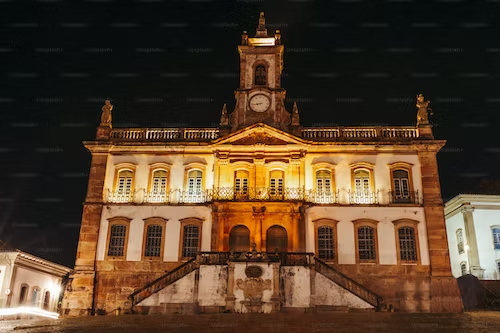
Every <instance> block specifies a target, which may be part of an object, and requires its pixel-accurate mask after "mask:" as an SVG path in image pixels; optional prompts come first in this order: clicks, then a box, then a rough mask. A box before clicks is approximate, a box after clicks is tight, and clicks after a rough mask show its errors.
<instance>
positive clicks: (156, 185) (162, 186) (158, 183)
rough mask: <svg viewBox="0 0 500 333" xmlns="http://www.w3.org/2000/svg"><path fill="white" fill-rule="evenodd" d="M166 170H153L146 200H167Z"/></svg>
mask: <svg viewBox="0 0 500 333" xmlns="http://www.w3.org/2000/svg"><path fill="white" fill-rule="evenodd" d="M167 175H168V174H167V171H166V170H155V171H153V177H152V181H151V191H150V192H149V195H148V202H166V201H167V199H168V198H167Z"/></svg>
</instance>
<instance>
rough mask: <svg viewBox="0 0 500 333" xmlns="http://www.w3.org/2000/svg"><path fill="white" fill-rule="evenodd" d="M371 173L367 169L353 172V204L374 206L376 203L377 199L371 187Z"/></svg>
mask: <svg viewBox="0 0 500 333" xmlns="http://www.w3.org/2000/svg"><path fill="white" fill-rule="evenodd" d="M370 178H371V172H370V170H367V169H355V170H354V171H353V183H354V184H353V187H354V191H353V192H352V193H351V203H354V204H372V203H376V198H375V195H374V192H373V189H372V186H371V179H370Z"/></svg>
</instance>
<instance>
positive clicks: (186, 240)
mask: <svg viewBox="0 0 500 333" xmlns="http://www.w3.org/2000/svg"><path fill="white" fill-rule="evenodd" d="M183 231H184V232H183V239H182V257H183V258H193V257H195V256H196V252H198V246H199V240H200V228H199V227H198V226H197V225H194V224H187V225H185V226H184V228H183Z"/></svg>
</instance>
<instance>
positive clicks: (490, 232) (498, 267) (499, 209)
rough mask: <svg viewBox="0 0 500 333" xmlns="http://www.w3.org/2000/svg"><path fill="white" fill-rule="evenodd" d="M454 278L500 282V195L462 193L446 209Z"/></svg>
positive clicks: (449, 202)
mask: <svg viewBox="0 0 500 333" xmlns="http://www.w3.org/2000/svg"><path fill="white" fill-rule="evenodd" d="M444 211H445V218H446V230H447V233H448V240H449V246H450V260H451V269H452V273H453V276H455V277H460V276H462V275H466V274H472V275H474V276H476V277H477V278H478V279H481V280H499V279H500V196H499V195H481V194H460V195H457V196H456V197H454V198H453V199H451V200H450V201H448V202H447V203H446V205H445V208H444Z"/></svg>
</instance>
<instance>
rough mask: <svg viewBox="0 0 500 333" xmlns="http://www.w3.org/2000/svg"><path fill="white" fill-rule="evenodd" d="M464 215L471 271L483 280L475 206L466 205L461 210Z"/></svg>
mask: <svg viewBox="0 0 500 333" xmlns="http://www.w3.org/2000/svg"><path fill="white" fill-rule="evenodd" d="M461 212H462V214H463V216H464V226H465V238H466V240H467V242H466V245H467V246H468V248H466V251H467V257H468V259H469V268H470V273H471V274H472V275H474V276H476V277H477V278H478V279H480V280H482V279H483V277H484V269H482V268H481V263H480V262H479V251H478V249H477V238H476V228H475V226H474V217H473V215H472V213H473V212H474V208H473V207H471V206H464V207H462V210H461Z"/></svg>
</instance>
